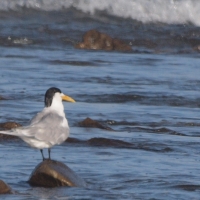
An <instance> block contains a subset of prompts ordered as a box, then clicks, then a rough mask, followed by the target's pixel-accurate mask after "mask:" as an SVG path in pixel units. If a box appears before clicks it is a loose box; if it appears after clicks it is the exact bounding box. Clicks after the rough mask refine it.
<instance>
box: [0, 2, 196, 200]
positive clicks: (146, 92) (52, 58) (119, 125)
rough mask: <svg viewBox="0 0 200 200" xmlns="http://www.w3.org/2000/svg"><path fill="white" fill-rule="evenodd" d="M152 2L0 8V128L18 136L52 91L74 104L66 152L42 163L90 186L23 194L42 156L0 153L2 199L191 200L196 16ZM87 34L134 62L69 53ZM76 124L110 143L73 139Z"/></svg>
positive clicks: (82, 133)
mask: <svg viewBox="0 0 200 200" xmlns="http://www.w3.org/2000/svg"><path fill="white" fill-rule="evenodd" d="M162 2H163V1H161V0H154V1H153V0H152V1H147V0H143V1H136V0H127V1H116V2H115V3H114V4H113V3H112V1H108V0H107V1H105V2H104V1H101V4H100V3H99V2H98V1H73V2H69V1H64V0H63V1H56V2H55V1H52V2H51V1H45V0H44V1H33V0H30V1H29V0H26V1H25V0H24V1H20V0H19V1H18V0H17V1H11V0H7V1H0V10H1V12H0V52H1V54H0V70H1V71H0V85H1V87H0V96H2V97H4V98H5V99H6V100H0V123H2V122H6V121H15V122H18V123H20V124H22V125H25V124H26V123H27V122H28V121H29V119H31V117H33V116H34V114H36V113H37V112H38V111H40V110H41V109H42V108H43V106H44V103H43V99H44V93H45V91H46V90H47V89H48V88H49V87H52V86H56V87H59V88H60V89H61V90H62V91H63V92H64V93H66V94H67V95H69V96H71V97H73V98H74V99H75V100H76V101H77V102H76V103H75V104H71V103H64V106H65V112H66V115H67V118H68V121H69V124H70V127H71V134H70V137H71V138H74V140H71V141H68V142H66V143H64V144H62V145H60V146H56V147H54V148H53V149H52V158H53V159H56V160H59V161H61V162H63V163H65V164H67V165H68V166H69V167H70V168H71V169H73V170H74V171H75V172H76V173H77V174H78V175H79V176H81V177H82V178H83V179H84V180H85V181H86V182H87V184H88V187H87V188H66V187H61V188H53V189H48V188H37V187H36V188H35V187H31V186H29V185H28V184H27V182H26V181H27V180H28V178H29V176H30V174H31V172H32V171H33V169H34V167H35V166H36V165H37V164H38V163H39V162H40V161H41V155H40V152H39V151H37V150H34V149H31V148H29V147H28V146H27V145H26V144H25V143H24V142H22V141H20V140H17V141H16V140H14V141H1V142H0V149H1V154H0V161H1V162H0V163H1V164H0V172H1V177H0V179H2V180H4V181H5V182H7V183H8V184H9V185H10V186H11V187H12V188H13V190H14V191H15V194H14V195H3V196H1V198H2V199H9V200H18V199H20V200H23V199H33V200H35V199H60V200H63V199H141V200H143V199H185V200H186V199H199V194H200V181H199V180H200V175H199V166H200V157H199V154H200V141H199V127H200V93H199V91H200V79H199V74H200V70H199V64H200V61H199V50H198V48H197V47H198V45H199V33H200V31H199V8H200V4H199V1H195V0H193V1H189V0H179V1H178V0H177V1H165V2H164V3H162ZM145 8H149V9H146V10H145ZM183 8H185V9H187V12H184V9H183ZM147 11H148V12H147ZM161 11H162V13H160V12H161ZM93 28H96V29H98V30H99V31H102V32H106V33H107V34H110V35H111V36H112V37H117V38H121V39H123V40H124V41H125V42H126V43H127V44H130V45H132V49H133V52H131V53H123V52H109V51H107V52H106V51H90V50H79V49H75V48H74V44H75V43H76V42H78V41H81V37H82V35H83V33H84V32H85V31H87V30H90V29H93ZM86 117H90V118H92V119H94V120H97V121H99V122H101V123H102V124H103V125H105V126H109V127H110V128H112V129H113V131H108V130H102V129H97V128H83V127H80V126H79V122H80V121H82V120H84V119H85V118H86ZM45 153H46V154H47V152H45Z"/></svg>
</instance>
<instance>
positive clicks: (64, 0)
mask: <svg viewBox="0 0 200 200" xmlns="http://www.w3.org/2000/svg"><path fill="white" fill-rule="evenodd" d="M22 8H32V9H36V10H42V11H59V10H64V9H70V8H75V9H77V10H80V11H82V12H84V13H88V14H90V15H95V14H96V13H97V12H99V11H101V12H103V13H106V14H109V15H112V16H116V17H121V18H130V19H133V20H138V21H141V22H143V23H149V22H161V23H168V24H185V23H192V24H194V25H197V26H200V12H199V9H200V1H199V0H115V1H113V0H101V1H99V0H74V1H69V0H56V1H55V0H0V10H1V11H10V10H15V11H16V10H20V9H22Z"/></svg>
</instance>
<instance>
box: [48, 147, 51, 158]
mask: <svg viewBox="0 0 200 200" xmlns="http://www.w3.org/2000/svg"><path fill="white" fill-rule="evenodd" d="M48 152H49V160H51V156H50V153H51V149H50V148H49V149H48Z"/></svg>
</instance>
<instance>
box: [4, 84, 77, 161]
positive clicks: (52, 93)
mask: <svg viewBox="0 0 200 200" xmlns="http://www.w3.org/2000/svg"><path fill="white" fill-rule="evenodd" d="M62 100H63V101H68V102H73V103H74V102H75V100H74V99H73V98H71V97H69V96H67V95H65V94H63V93H62V92H61V90H60V89H59V88H56V87H51V88H49V89H48V90H47V91H46V93H45V97H44V104H45V107H44V109H43V110H42V111H41V112H39V113H37V114H36V115H35V116H34V117H33V118H32V119H31V120H30V122H29V123H28V125H27V126H23V127H19V128H14V129H11V130H8V131H0V133H2V134H7V135H13V136H18V137H19V138H21V139H22V140H23V141H24V142H26V143H27V144H28V145H30V146H31V147H33V148H36V149H39V150H40V152H41V154H42V158H43V161H44V160H45V157H44V154H43V149H45V148H47V149H48V154H49V158H48V159H49V160H51V156H50V154H51V147H53V146H54V145H59V144H61V143H63V142H64V141H65V140H66V139H67V138H68V137H69V125H68V121H67V119H66V116H65V113H64V105H63V103H62Z"/></svg>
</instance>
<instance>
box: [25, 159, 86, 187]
mask: <svg viewBox="0 0 200 200" xmlns="http://www.w3.org/2000/svg"><path fill="white" fill-rule="evenodd" d="M28 182H29V184H30V185H32V186H40V187H59V186H70V187H85V186H86V183H85V181H84V180H83V179H81V178H80V177H79V176H78V175H77V174H75V172H73V171H72V170H71V169H70V168H69V167H68V166H66V165H65V164H63V163H61V162H58V161H55V160H49V159H48V160H44V161H43V162H41V163H39V164H38V165H37V166H36V168H35V169H34V171H33V172H32V174H31V176H30V178H29V181H28Z"/></svg>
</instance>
